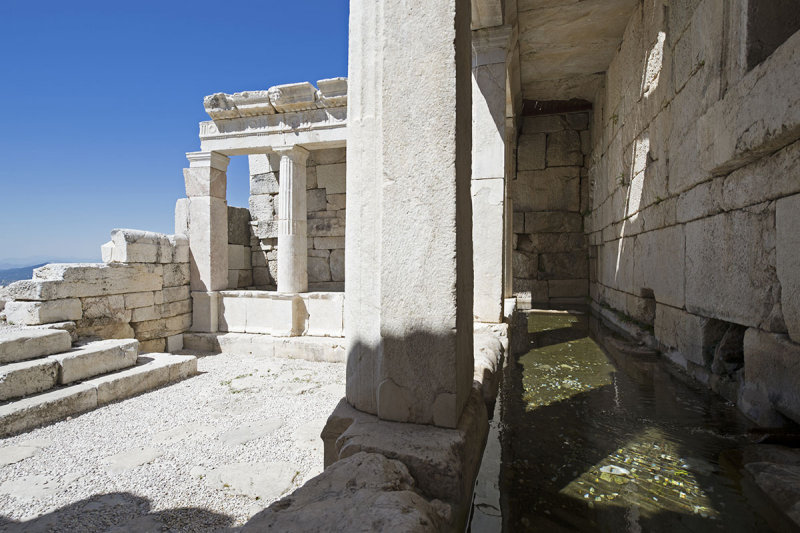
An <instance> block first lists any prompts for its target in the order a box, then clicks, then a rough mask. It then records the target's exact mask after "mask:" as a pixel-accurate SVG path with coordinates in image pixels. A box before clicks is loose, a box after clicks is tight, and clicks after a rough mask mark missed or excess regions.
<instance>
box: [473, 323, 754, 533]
mask: <svg viewBox="0 0 800 533" xmlns="http://www.w3.org/2000/svg"><path fill="white" fill-rule="evenodd" d="M518 318H522V320H523V324H524V322H527V339H526V338H524V337H525V334H526V332H525V328H524V325H523V327H522V328H517V329H515V330H514V331H513V334H516V335H518V336H519V335H522V339H519V338H518V339H517V341H518V342H516V343H515V344H516V345H517V346H520V342H519V341H520V340H521V341H522V342H521V345H522V349H520V348H518V353H516V354H515V353H512V354H511V357H510V359H509V361H508V362H507V365H506V368H505V371H504V376H503V377H504V383H503V387H502V393H501V396H500V400H499V406H498V408H497V409H496V410H495V417H494V420H493V421H492V427H493V431H492V434H491V435H490V442H489V444H488V445H487V452H486V455H485V457H484V461H485V462H486V463H487V464H485V465H483V466H482V471H484V470H489V471H491V470H496V471H497V477H495V478H494V479H499V482H498V483H497V489H498V490H497V492H498V495H497V500H498V501H497V503H496V504H483V505H484V506H485V509H484V510H485V511H488V514H484V515H482V516H476V519H477V520H476V519H473V525H472V531H473V532H475V533H478V532H484V531H498V530H500V529H502V531H507V532H518V531H543V532H557V531H602V532H622V531H627V532H651V531H652V532H670V533H680V532H699V531H726V532H757V531H770V529H769V527H768V526H767V524H766V523H765V522H764V520H763V519H762V518H761V515H759V513H757V512H756V511H755V510H754V509H753V508H751V507H750V505H749V504H748V502H747V500H746V499H745V498H744V496H743V495H742V491H741V489H740V486H739V474H738V468H737V467H736V466H734V465H733V464H732V462H731V461H729V460H728V459H727V457H728V455H729V454H731V453H734V452H731V450H736V449H737V448H739V447H741V446H742V445H744V444H747V443H749V442H750V441H749V440H748V430H749V429H750V424H749V423H748V422H747V420H746V419H745V418H744V417H743V416H742V415H740V414H739V413H738V411H737V410H736V408H735V407H734V406H733V405H731V404H729V403H726V402H725V401H724V400H723V399H722V398H720V397H719V396H716V395H715V394H713V393H712V392H710V391H708V390H706V389H702V388H700V387H699V386H697V385H696V384H693V383H692V382H691V381H690V380H689V379H688V378H685V377H683V376H682V375H681V374H680V373H679V372H677V371H676V370H675V369H673V368H670V367H669V366H668V365H669V363H667V362H665V361H664V360H663V359H662V358H661V357H660V356H658V355H657V354H655V353H653V352H650V351H647V350H639V351H637V350H636V348H635V347H634V349H633V350H618V349H609V350H604V349H603V348H602V347H601V345H600V344H599V343H598V342H597V341H596V340H595V339H596V338H598V337H600V338H602V339H604V340H606V339H608V338H609V337H608V332H606V331H605V330H602V329H599V326H598V325H597V324H596V323H594V322H592V323H590V321H591V320H592V319H590V318H589V317H588V316H587V315H585V314H581V313H564V312H561V313H559V312H530V313H526V315H525V317H524V318H523V317H518ZM518 329H521V330H522V331H518ZM590 331H591V333H590ZM605 344H606V345H608V343H607V342H606V343H605ZM512 352H513V350H512ZM493 438H494V440H495V442H493V441H492V439H493ZM493 455H494V457H492V456H493ZM492 463H496V464H492ZM478 492H480V481H479V488H478ZM476 515H481V513H480V512H476Z"/></svg>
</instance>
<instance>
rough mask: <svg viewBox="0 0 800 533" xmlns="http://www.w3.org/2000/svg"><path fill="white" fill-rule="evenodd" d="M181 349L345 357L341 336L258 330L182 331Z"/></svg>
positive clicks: (318, 358) (327, 358)
mask: <svg viewBox="0 0 800 533" xmlns="http://www.w3.org/2000/svg"><path fill="white" fill-rule="evenodd" d="M183 348H184V350H194V351H197V352H209V353H237V354H252V355H267V356H274V357H286V358H288V359H305V360H307V361H322V362H326V363H344V362H345V361H347V351H346V350H345V341H344V339H343V338H341V337H309V336H307V335H303V336H301V337H273V336H272V335H262V334H258V333H189V332H187V333H184V334H183Z"/></svg>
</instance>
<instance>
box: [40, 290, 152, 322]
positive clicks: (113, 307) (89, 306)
mask: <svg viewBox="0 0 800 533" xmlns="http://www.w3.org/2000/svg"><path fill="white" fill-rule="evenodd" d="M139 294H141V293H139ZM144 294H149V295H150V297H151V298H152V296H153V293H152V292H146V293H144ZM55 301H58V300H55ZM81 303H82V306H83V318H110V319H113V320H117V321H120V322H127V321H129V320H130V318H131V313H130V312H129V311H128V310H127V309H126V307H125V296H123V295H122V294H112V295H110V296H95V297H92V298H83V299H82V300H81ZM79 318H81V317H78V318H74V319H71V320H78V319H79Z"/></svg>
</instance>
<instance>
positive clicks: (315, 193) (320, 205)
mask: <svg viewBox="0 0 800 533" xmlns="http://www.w3.org/2000/svg"><path fill="white" fill-rule="evenodd" d="M306 206H307V207H306V209H307V210H308V211H309V212H312V211H326V210H327V209H328V199H327V195H326V194H325V189H310V190H307V191H306Z"/></svg>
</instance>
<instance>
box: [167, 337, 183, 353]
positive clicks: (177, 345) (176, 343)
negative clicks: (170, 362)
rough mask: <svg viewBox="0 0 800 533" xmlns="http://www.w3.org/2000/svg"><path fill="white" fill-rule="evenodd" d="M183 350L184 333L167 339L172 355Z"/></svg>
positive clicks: (168, 349) (168, 348)
mask: <svg viewBox="0 0 800 533" xmlns="http://www.w3.org/2000/svg"><path fill="white" fill-rule="evenodd" d="M181 350H183V333H178V334H177V335H170V336H169V337H167V351H168V352H170V353H173V352H179V351H181Z"/></svg>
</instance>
